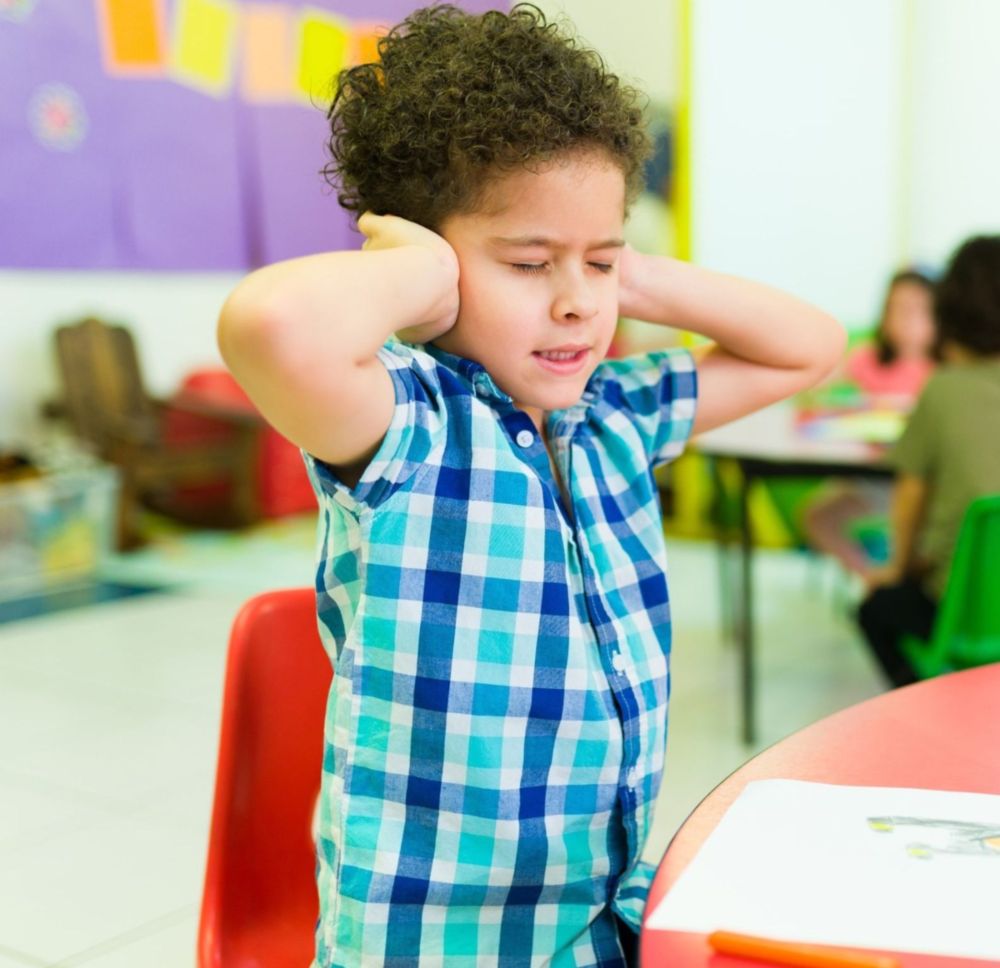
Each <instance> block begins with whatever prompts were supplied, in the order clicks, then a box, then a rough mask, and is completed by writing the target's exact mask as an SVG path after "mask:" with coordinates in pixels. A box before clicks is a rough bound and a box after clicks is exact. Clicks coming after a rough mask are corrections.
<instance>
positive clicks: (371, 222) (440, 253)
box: [358, 212, 459, 343]
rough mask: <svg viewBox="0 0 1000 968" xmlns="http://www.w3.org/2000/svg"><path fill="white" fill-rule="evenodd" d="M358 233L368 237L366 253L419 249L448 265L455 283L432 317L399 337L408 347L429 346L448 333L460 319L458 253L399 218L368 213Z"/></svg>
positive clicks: (428, 230)
mask: <svg viewBox="0 0 1000 968" xmlns="http://www.w3.org/2000/svg"><path fill="white" fill-rule="evenodd" d="M358 229H359V231H360V232H361V233H362V234H363V235H364V237H365V242H364V245H362V246H361V248H362V249H363V250H364V251H366V252H374V251H377V250H380V249H395V248H399V247H400V246H405V245H416V246H421V247H422V248H424V249H428V250H429V251H431V252H432V253H433V254H434V255H435V257H436V258H437V259H438V260H439V261H440V262H441V263H442V264H443V265H445V267H446V268H447V269H448V270H449V271H450V274H451V277H452V278H454V280H455V281H454V284H453V285H451V286H449V288H448V290H447V291H446V292H442V294H441V298H440V299H439V300H438V304H437V305H436V306H435V307H434V309H433V311H432V315H431V317H430V318H429V319H427V320H425V321H423V322H421V323H418V324H417V325H415V326H408V327H406V328H405V329H401V330H398V331H397V332H396V335H397V336H398V337H399V338H400V339H401V340H404V341H405V342H407V343H429V342H430V341H431V340H433V339H436V338H437V337H438V336H441V335H442V334H444V333H446V332H448V330H449V329H451V328H452V326H454V325H455V320H456V319H457V318H458V306H459V298H458V256H456V255H455V250H454V249H453V248H452V247H451V246H450V245H449V244H448V243H447V242H446V241H445V240H444V239H443V238H442V237H441V236H440V235H438V234H437V233H436V232H432V231H431V230H430V229H427V228H424V226H422V225H418V224H417V223H416V222H410V221H408V220H407V219H404V218H400V217H399V216H397V215H374V214H373V213H372V212H365V213H364V214H363V215H362V216H361V218H359V219H358Z"/></svg>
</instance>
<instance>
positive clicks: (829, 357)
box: [812, 312, 847, 384]
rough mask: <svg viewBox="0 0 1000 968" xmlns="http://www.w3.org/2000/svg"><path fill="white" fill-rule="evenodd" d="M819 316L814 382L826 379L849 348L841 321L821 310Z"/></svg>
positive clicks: (814, 360)
mask: <svg viewBox="0 0 1000 968" xmlns="http://www.w3.org/2000/svg"><path fill="white" fill-rule="evenodd" d="M819 316H820V318H819V320H818V324H817V327H816V332H817V340H816V353H815V356H814V358H813V367H812V369H813V373H814V380H813V383H814V384H815V383H819V382H820V381H821V380H824V379H826V378H827V377H829V376H830V374H832V373H833V372H834V371H835V370H836V369H837V367H838V366H839V365H840V363H841V361H842V360H843V359H844V353H845V352H846V350H847V330H846V329H845V328H844V327H843V326H842V325H841V323H840V321H839V320H837V319H835V318H834V317H833V316H830V315H829V314H828V313H824V312H820V314H819Z"/></svg>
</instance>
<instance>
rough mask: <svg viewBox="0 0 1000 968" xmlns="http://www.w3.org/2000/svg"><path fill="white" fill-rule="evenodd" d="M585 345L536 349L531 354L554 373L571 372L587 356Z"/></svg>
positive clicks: (579, 365) (580, 364)
mask: <svg viewBox="0 0 1000 968" xmlns="http://www.w3.org/2000/svg"><path fill="white" fill-rule="evenodd" d="M588 352H589V351H588V349H587V347H585V346H583V347H580V348H578V349H572V350H536V351H535V352H534V353H532V354H531V355H532V356H534V358H535V359H536V360H538V362H539V363H540V364H541V365H542V366H543V367H545V369H547V370H549V371H551V372H554V373H573V372H575V371H576V370H578V369H579V368H580V367H581V366H582V365H583V361H584V360H585V359H586V357H587V353H588Z"/></svg>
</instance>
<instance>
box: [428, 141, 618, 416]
mask: <svg viewBox="0 0 1000 968" xmlns="http://www.w3.org/2000/svg"><path fill="white" fill-rule="evenodd" d="M490 203H491V204H490V206H489V209H488V211H484V212H475V213H472V214H466V215H453V216H451V217H449V218H448V219H446V220H445V222H444V225H443V226H442V227H441V235H443V236H444V238H445V239H447V241H448V242H449V243H450V244H451V246H452V248H453V249H454V250H455V252H456V254H457V256H458V261H459V267H460V275H459V296H460V301H461V302H460V308H459V313H458V320H457V322H456V323H455V326H454V328H453V329H451V330H450V331H449V332H447V333H445V334H444V335H443V336H441V337H439V338H438V339H436V340H435V341H434V342H435V343H436V345H438V346H440V347H441V348H442V349H444V350H446V351H448V352H451V353H456V354H458V355H459V356H464V357H467V358H469V359H472V360H476V361H477V362H478V363H481V364H482V365H483V366H484V367H485V368H486V370H487V372H488V373H489V374H490V376H492V377H493V379H494V380H495V381H496V383H497V385H498V386H499V387H500V388H501V389H502V390H504V391H505V392H506V393H509V394H510V395H511V396H512V397H513V398H514V401H515V403H517V405H518V406H519V407H520V408H521V409H523V410H525V411H526V412H527V413H529V414H530V415H531V416H532V418H533V419H534V420H535V423H536V424H537V425H539V426H540V425H541V423H540V422H541V418H542V413H543V412H544V411H546V410H556V409H561V408H563V407H568V406H571V405H572V404H574V403H576V402H577V401H578V400H579V399H580V396H581V394H582V392H583V389H584V387H585V386H586V383H587V380H588V379H589V377H590V375H591V374H592V373H593V371H594V369H595V368H596V366H597V364H598V363H599V362H600V361H601V360H602V359H603V358H604V355H605V353H606V352H607V349H608V344H609V343H610V342H611V337H612V336H613V335H614V330H615V324H616V322H617V319H618V260H619V256H620V254H621V246H622V244H623V243H622V226H623V223H624V218H625V180H624V177H623V175H622V172H621V170H620V169H619V168H618V167H616V166H615V165H614V164H612V163H611V162H610V161H608V160H606V159H605V158H604V157H603V156H600V155H594V154H577V155H572V156H569V157H568V158H567V159H562V160H560V161H558V162H555V163H552V164H550V165H547V166H545V167H544V168H543V169H541V170H540V171H537V172H530V171H524V170H521V171H517V172H512V173H511V174H509V175H506V176H504V177H503V178H501V179H500V181H498V182H497V183H495V184H494V185H493V186H492V187H491V193H490ZM553 351H559V357H553V356H552V353H553ZM560 357H561V358H560Z"/></svg>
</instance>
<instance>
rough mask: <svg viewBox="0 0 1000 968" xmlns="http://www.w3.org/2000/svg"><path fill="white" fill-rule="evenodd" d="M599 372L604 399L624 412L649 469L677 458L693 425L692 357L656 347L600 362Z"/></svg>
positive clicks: (695, 387) (694, 379)
mask: <svg viewBox="0 0 1000 968" xmlns="http://www.w3.org/2000/svg"><path fill="white" fill-rule="evenodd" d="M600 372H601V376H602V378H603V396H604V398H605V400H606V401H607V402H608V403H609V404H610V405H611V406H612V407H613V408H614V409H616V410H618V411H621V412H623V413H625V414H627V415H628V417H629V419H630V420H631V422H632V424H633V425H634V426H635V427H636V429H637V430H638V432H639V435H640V437H641V438H642V441H643V445H644V447H645V451H646V457H647V460H648V461H649V463H650V464H651V465H652V466H654V467H655V466H656V465H658V464H665V463H667V461H670V460H673V459H674V458H675V457H677V456H678V455H679V454H680V453H681V451H682V450H683V449H684V445H685V444H686V443H687V441H688V438H689V437H690V436H691V428H692V426H693V424H694V415H695V408H696V404H697V396H698V374H697V370H696V368H695V363H694V357H693V356H692V355H691V354H690V353H689V352H688V351H687V350H685V349H669V350H656V351H654V352H652V353H642V354H639V355H636V356H628V357H625V358H624V359H620V360H606V361H605V362H604V363H603V364H602V365H601V371H600Z"/></svg>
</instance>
